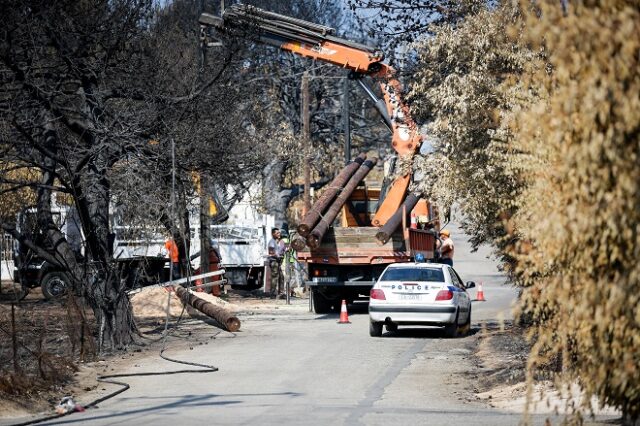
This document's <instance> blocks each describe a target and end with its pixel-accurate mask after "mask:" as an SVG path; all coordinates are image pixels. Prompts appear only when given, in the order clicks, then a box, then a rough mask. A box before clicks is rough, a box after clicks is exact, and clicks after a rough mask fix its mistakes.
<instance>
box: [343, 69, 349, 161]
mask: <svg viewBox="0 0 640 426" xmlns="http://www.w3.org/2000/svg"><path fill="white" fill-rule="evenodd" d="M342 90H343V92H342V124H343V126H344V163H345V164H347V163H348V162H349V161H351V122H350V121H349V79H348V78H347V77H345V78H344V80H342Z"/></svg>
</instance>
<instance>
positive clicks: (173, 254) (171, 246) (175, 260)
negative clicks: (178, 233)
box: [164, 238, 180, 281]
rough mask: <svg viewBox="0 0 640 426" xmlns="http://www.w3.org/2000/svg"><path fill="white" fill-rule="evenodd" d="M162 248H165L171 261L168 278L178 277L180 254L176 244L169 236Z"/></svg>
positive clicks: (174, 278)
mask: <svg viewBox="0 0 640 426" xmlns="http://www.w3.org/2000/svg"><path fill="white" fill-rule="evenodd" d="M164 248H166V249H167V253H168V254H169V261H170V262H171V277H169V278H170V280H172V281H173V280H176V279H178V278H180V254H179V252H178V245H177V244H176V242H175V241H174V240H173V239H171V238H169V239H168V240H167V241H166V242H165V243H164Z"/></svg>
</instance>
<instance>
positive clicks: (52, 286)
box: [40, 272, 71, 300]
mask: <svg viewBox="0 0 640 426" xmlns="http://www.w3.org/2000/svg"><path fill="white" fill-rule="evenodd" d="M70 282H71V280H69V276H68V275H67V274H65V273H64V272H49V273H48V274H47V275H45V276H44V278H42V281H41V283H40V287H42V295H43V296H44V297H45V298H46V299H47V300H55V299H60V298H62V297H64V296H65V295H66V294H67V292H68V291H69V288H70Z"/></svg>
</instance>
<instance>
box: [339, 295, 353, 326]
mask: <svg viewBox="0 0 640 426" xmlns="http://www.w3.org/2000/svg"><path fill="white" fill-rule="evenodd" d="M338 324H351V321H349V314H347V301H346V300H344V299H343V300H342V306H341V307H340V321H338Z"/></svg>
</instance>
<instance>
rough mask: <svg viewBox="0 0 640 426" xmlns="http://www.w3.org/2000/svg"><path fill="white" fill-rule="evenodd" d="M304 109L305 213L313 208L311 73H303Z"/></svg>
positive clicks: (302, 113) (302, 116) (302, 111)
mask: <svg viewBox="0 0 640 426" xmlns="http://www.w3.org/2000/svg"><path fill="white" fill-rule="evenodd" d="M301 92H302V93H301V95H302V109H301V111H300V115H301V121H302V140H303V143H304V148H303V150H302V152H303V153H304V154H303V155H304V213H305V214H306V213H307V212H308V211H309V210H311V168H310V165H309V161H310V158H309V157H310V153H311V130H310V128H309V74H308V73H307V72H306V71H305V72H304V73H303V74H302V87H301Z"/></svg>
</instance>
